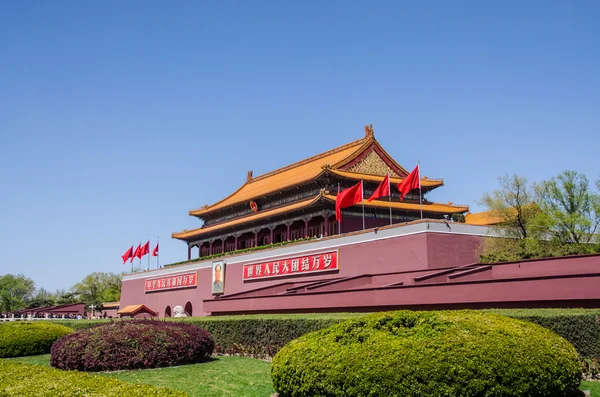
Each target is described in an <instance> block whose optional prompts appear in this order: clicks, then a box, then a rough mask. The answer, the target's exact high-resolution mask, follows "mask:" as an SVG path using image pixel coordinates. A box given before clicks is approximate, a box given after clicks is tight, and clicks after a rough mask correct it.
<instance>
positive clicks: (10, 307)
mask: <svg viewBox="0 0 600 397" xmlns="http://www.w3.org/2000/svg"><path fill="white" fill-rule="evenodd" d="M34 292H35V283H34V282H33V280H32V279H30V278H27V277H25V276H23V275H22V274H18V275H16V276H15V275H12V274H5V275H3V276H0V311H4V312H10V311H14V310H19V309H23V308H25V307H26V306H27V303H28V302H29V301H30V300H31V298H32V296H33V293H34Z"/></svg>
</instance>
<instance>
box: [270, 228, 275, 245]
mask: <svg viewBox="0 0 600 397" xmlns="http://www.w3.org/2000/svg"><path fill="white" fill-rule="evenodd" d="M273 229H275V228H273ZM273 229H270V230H271V234H270V235H269V244H273Z"/></svg>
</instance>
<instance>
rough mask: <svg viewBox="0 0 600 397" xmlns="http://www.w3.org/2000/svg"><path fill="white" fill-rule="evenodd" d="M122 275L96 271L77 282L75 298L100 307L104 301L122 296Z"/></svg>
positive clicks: (74, 289)
mask: <svg viewBox="0 0 600 397" xmlns="http://www.w3.org/2000/svg"><path fill="white" fill-rule="evenodd" d="M121 278H122V275H118V274H114V273H103V272H94V273H91V274H88V275H87V276H85V278H84V279H83V280H81V281H80V282H79V283H77V284H75V285H74V286H73V288H72V292H73V294H74V296H75V298H76V299H77V300H78V301H80V302H83V303H85V304H86V306H89V305H92V304H93V305H95V306H97V307H100V306H101V305H102V303H103V302H114V301H118V300H119V299H120V298H121Z"/></svg>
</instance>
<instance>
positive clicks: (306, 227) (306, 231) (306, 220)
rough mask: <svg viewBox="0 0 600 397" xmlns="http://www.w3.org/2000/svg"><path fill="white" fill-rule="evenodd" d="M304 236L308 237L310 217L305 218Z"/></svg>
mask: <svg viewBox="0 0 600 397" xmlns="http://www.w3.org/2000/svg"><path fill="white" fill-rule="evenodd" d="M304 237H308V219H305V220H304Z"/></svg>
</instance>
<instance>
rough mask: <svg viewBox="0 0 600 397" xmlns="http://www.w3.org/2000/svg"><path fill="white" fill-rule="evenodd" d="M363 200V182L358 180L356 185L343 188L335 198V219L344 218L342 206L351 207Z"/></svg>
mask: <svg viewBox="0 0 600 397" xmlns="http://www.w3.org/2000/svg"><path fill="white" fill-rule="evenodd" d="M362 200H363V183H362V181H360V182H358V183H357V184H356V185H354V186H352V187H350V188H348V189H346V190H342V191H341V192H340V193H338V195H337V197H336V198H335V219H336V220H338V221H341V220H342V208H346V207H351V206H353V205H354V204H356V203H360V202H361V201H362Z"/></svg>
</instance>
